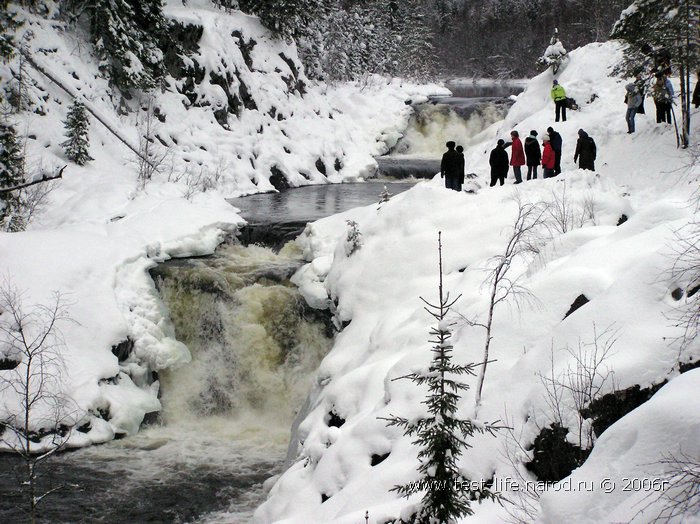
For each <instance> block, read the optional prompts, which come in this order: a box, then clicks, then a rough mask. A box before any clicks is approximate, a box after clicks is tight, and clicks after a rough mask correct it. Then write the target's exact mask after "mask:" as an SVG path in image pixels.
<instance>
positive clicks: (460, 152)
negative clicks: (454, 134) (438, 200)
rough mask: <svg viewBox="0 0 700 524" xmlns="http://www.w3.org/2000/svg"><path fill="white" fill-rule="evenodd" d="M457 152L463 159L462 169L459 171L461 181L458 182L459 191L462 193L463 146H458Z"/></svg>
mask: <svg viewBox="0 0 700 524" xmlns="http://www.w3.org/2000/svg"><path fill="white" fill-rule="evenodd" d="M457 152H458V153H459V156H460V157H461V158H462V167H461V168H460V169H459V180H458V181H457V191H461V190H462V184H464V164H465V162H464V148H463V147H462V146H457Z"/></svg>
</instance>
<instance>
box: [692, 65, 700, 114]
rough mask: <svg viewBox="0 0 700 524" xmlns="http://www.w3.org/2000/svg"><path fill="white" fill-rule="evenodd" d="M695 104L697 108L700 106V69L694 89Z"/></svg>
mask: <svg viewBox="0 0 700 524" xmlns="http://www.w3.org/2000/svg"><path fill="white" fill-rule="evenodd" d="M693 105H694V106H695V109H697V108H698V107H700V71H698V76H697V80H696V82H695V89H694V90H693Z"/></svg>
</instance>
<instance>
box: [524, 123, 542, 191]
mask: <svg viewBox="0 0 700 524" xmlns="http://www.w3.org/2000/svg"><path fill="white" fill-rule="evenodd" d="M525 157H526V158H527V179H528V180H530V179H531V178H533V179H536V178H537V166H539V165H540V160H542V152H541V151H540V144H539V142H537V131H535V130H534V129H533V130H532V131H530V136H528V137H527V138H526V139H525Z"/></svg>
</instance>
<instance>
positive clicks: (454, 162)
mask: <svg viewBox="0 0 700 524" xmlns="http://www.w3.org/2000/svg"><path fill="white" fill-rule="evenodd" d="M445 146H446V147H447V151H445V154H444V155H442V162H441V163H440V176H441V177H442V178H444V179H445V187H446V188H447V189H453V190H455V191H458V189H457V185H458V184H459V175H460V168H461V167H462V157H461V156H459V153H458V152H457V151H455V143H454V142H453V141H452V140H450V141H449V142H447V143H446V144H445ZM462 172H464V171H462Z"/></svg>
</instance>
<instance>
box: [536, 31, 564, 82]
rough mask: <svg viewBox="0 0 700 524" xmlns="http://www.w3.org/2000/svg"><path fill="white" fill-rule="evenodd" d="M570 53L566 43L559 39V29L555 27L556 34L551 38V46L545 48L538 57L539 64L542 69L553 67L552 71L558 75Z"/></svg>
mask: <svg viewBox="0 0 700 524" xmlns="http://www.w3.org/2000/svg"><path fill="white" fill-rule="evenodd" d="M568 55H569V53H568V52H567V50H566V49H565V48H564V44H562V43H561V40H559V30H558V29H556V28H555V29H554V35H552V38H551V39H550V40H549V46H547V49H545V50H544V53H543V54H542V56H541V57H539V58H538V59H537V65H538V66H539V68H540V69H541V70H545V69H547V68H549V67H551V68H552V73H553V74H555V75H556V74H557V73H558V72H559V70H560V69H561V68H562V66H563V65H564V64H565V63H566V61H567V60H568V59H569V57H568Z"/></svg>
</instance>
